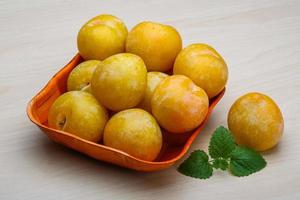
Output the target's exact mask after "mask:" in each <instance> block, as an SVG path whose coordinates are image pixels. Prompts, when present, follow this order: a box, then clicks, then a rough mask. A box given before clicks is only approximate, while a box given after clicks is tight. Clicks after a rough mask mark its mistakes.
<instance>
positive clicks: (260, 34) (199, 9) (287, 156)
mask: <svg viewBox="0 0 300 200" xmlns="http://www.w3.org/2000/svg"><path fill="white" fill-rule="evenodd" d="M100 13H112V14H114V15H116V16H119V17H120V18H122V19H123V20H124V21H125V22H126V24H127V26H128V28H129V29H130V28H132V27H133V26H134V25H135V24H136V23H138V22H140V21H143V20H152V21H158V22H162V23H167V24H171V25H173V26H175V27H176V28H177V29H178V30H179V32H180V33H181V35H182V37H183V40H184V45H187V44H190V43H194V42H204V43H208V44H211V45H212V46H214V47H215V48H216V49H217V50H218V51H219V52H220V53H221V54H222V55H223V57H224V58H225V60H226V61H227V63H228V66H229V71H230V77H229V82H228V85H227V91H226V94H225V96H224V98H223V99H222V101H221V103H220V104H218V105H217V107H216V109H215V110H214V112H213V115H212V117H211V119H210V121H209V123H208V124H207V126H206V128H205V129H204V130H203V131H202V132H201V134H200V135H199V136H198V138H197V141H196V142H195V143H194V144H193V146H192V148H191V150H194V149H198V148H201V149H207V145H208V140H209V138H210V134H211V132H212V131H213V130H214V129H215V128H216V127H217V126H218V125H220V124H223V125H226V115H227V112H228V109H229V107H230V105H231V104H232V103H233V101H234V100H235V99H236V98H237V97H239V96H240V95H242V94H244V93H246V92H249V91H259V92H263V93H266V94H268V95H269V96H271V97H272V98H273V99H274V100H275V101H276V102H277V104H278V105H279V106H280V107H281V109H282V112H283V114H284V118H285V131H284V136H283V138H282V140H281V142H280V145H279V146H278V147H277V148H275V149H273V150H271V151H269V152H266V153H265V154H264V156H265V158H266V160H267V161H268V166H267V167H266V168H265V169H264V170H262V171H261V172H259V173H256V174H254V175H251V176H249V177H246V178H236V177H233V176H231V175H230V174H228V173H223V172H219V171H217V172H215V174H214V176H213V177H212V178H210V179H209V180H196V179H192V178H188V177H185V176H182V175H181V174H179V173H178V172H177V171H176V166H175V167H172V168H170V169H167V170H165V171H160V172H156V173H139V172H134V171H131V170H126V169H123V168H119V167H115V166H113V165H109V164H106V163H103V162H99V161H96V160H93V159H91V158H88V157H86V156H84V155H81V154H79V153H77V152H75V151H72V150H69V149H67V148H65V147H62V146H60V145H57V144H55V143H53V142H51V141H49V140H48V138H47V137H46V136H45V135H44V134H43V133H42V132H41V131H40V130H39V129H37V128H36V127H35V126H34V125H33V124H32V123H31V122H30V121H29V120H28V118H27V116H26V112H25V109H26V104H27V102H28V101H29V100H30V98H31V97H32V96H33V95H34V94H36V93H37V92H38V91H39V90H40V89H41V88H42V86H44V85H45V84H46V82H47V81H48V80H49V79H50V77H51V76H52V75H53V74H54V73H55V72H56V71H58V70H59V69H60V68H61V67H62V66H64V65H65V64H66V63H67V62H68V61H69V60H70V59H71V58H72V56H73V55H74V54H75V53H76V52H77V50H76V35H77V31H78V30H79V28H80V27H81V25H82V24H83V23H84V22H85V21H86V20H88V19H89V18H91V17H93V16H95V15H97V14H100ZM0 62H1V64H0V199H1V200H6V199H22V200H23V199H131V200H133V199H205V200H209V199H249V200H253V199H255V200H258V199H300V173H299V172H300V171H299V169H300V126H299V124H300V121H299V119H300V105H299V104H300V97H299V96H300V89H299V88H300V1H288V0H286V1H274V0H268V1H266V0H261V1H252V0H249V1H199V0H195V1H188V0H185V1H182V2H175V1H174V0H168V1H160V0H153V1H109V2H108V1H105V2H104V1H96V0H95V1H90V2H89V3H86V2H85V1H61V2H59V1H0Z"/></svg>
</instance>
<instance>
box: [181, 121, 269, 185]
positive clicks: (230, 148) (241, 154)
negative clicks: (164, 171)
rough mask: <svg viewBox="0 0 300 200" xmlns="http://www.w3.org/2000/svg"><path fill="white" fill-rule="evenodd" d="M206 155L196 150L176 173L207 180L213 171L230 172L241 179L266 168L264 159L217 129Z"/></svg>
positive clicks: (223, 131) (219, 128)
mask: <svg viewBox="0 0 300 200" xmlns="http://www.w3.org/2000/svg"><path fill="white" fill-rule="evenodd" d="M208 153H209V155H210V157H211V160H209V157H208V155H207V153H206V152H205V151H202V150H196V151H194V152H192V153H191V155H190V156H189V158H187V159H186V160H185V161H184V162H183V163H182V164H181V165H180V166H179V167H178V171H179V172H180V173H182V174H184V175H186V176H190V177H194V178H200V179H207V178H209V177H211V176H212V173H213V169H221V170H228V169H229V170H230V172H231V174H233V175H234V176H238V177H242V176H248V175H250V174H252V173H255V172H257V171H259V170H261V169H263V168H264V167H265V166H266V164H267V163H266V161H265V160H264V158H263V157H262V156H261V155H260V154H259V153H258V152H256V151H255V150H253V149H250V148H248V147H243V146H239V145H237V144H236V143H235V140H234V137H233V136H232V134H231V133H230V131H229V130H228V129H227V128H225V127H223V126H220V127H218V128H217V129H216V130H215V131H214V133H213V135H212V137H211V139H210V143H209V147H208Z"/></svg>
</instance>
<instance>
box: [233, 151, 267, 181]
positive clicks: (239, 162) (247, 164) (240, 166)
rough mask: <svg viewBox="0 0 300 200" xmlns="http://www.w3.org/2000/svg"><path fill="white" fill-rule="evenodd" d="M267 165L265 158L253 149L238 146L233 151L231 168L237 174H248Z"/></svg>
mask: <svg viewBox="0 0 300 200" xmlns="http://www.w3.org/2000/svg"><path fill="white" fill-rule="evenodd" d="M266 165H267V163H266V161H265V160H264V158H263V157H262V156H261V155H260V154H259V153H258V152H256V151H254V150H253V149H250V148H247V147H240V146H237V147H236V148H235V149H234V150H233V151H232V152H231V160H230V164H229V168H230V171H231V173H232V174H233V175H235V176H239V177H240V176H248V175H250V174H252V173H254V172H257V171H259V170H261V169H263V168H264V167H265V166H266Z"/></svg>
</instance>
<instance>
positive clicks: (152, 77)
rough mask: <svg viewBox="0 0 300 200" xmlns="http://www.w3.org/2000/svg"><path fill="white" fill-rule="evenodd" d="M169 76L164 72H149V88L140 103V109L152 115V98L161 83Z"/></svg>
mask: <svg viewBox="0 0 300 200" xmlns="http://www.w3.org/2000/svg"><path fill="white" fill-rule="evenodd" d="M167 77H168V75H167V74H165V73H162V72H148V73H147V88H146V92H145V96H144V99H143V100H142V101H141V102H140V103H139V105H138V107H139V108H142V109H144V110H146V111H148V112H149V113H151V98H152V95H153V92H154V90H155V88H156V87H157V86H158V85H159V83H160V82H161V81H162V80H164V79H165V78H167Z"/></svg>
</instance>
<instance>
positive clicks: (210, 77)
mask: <svg viewBox="0 0 300 200" xmlns="http://www.w3.org/2000/svg"><path fill="white" fill-rule="evenodd" d="M173 73H174V74H182V75H185V76H187V77H189V78H190V79H192V80H193V81H194V83H196V85H198V86H199V87H201V88H203V89H204V90H205V92H206V93H207V95H208V97H209V98H212V97H214V96H216V95H217V94H219V93H220V92H221V91H222V90H223V89H224V87H225V85H226V82H227V78H228V69H227V65H226V63H225V61H224V59H223V58H222V57H221V56H220V55H219V54H218V52H217V51H216V50H215V49H213V48H212V47H210V46H208V45H206V44H192V45H189V46H187V47H186V48H184V49H183V50H182V51H181V52H180V53H179V54H178V56H177V58H176V60H175V63H174V68H173Z"/></svg>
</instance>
